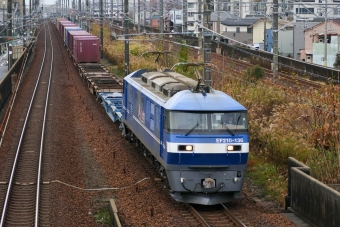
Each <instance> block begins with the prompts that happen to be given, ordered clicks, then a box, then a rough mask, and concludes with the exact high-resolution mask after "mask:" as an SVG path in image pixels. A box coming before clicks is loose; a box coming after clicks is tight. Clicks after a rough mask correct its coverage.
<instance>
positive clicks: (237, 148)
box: [225, 145, 242, 151]
mask: <svg viewBox="0 0 340 227" xmlns="http://www.w3.org/2000/svg"><path fill="white" fill-rule="evenodd" d="M241 148H242V147H241V145H227V146H226V147H225V150H226V151H240V150H241Z"/></svg>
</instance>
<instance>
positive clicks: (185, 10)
mask: <svg viewBox="0 0 340 227" xmlns="http://www.w3.org/2000/svg"><path fill="white" fill-rule="evenodd" d="M182 7H183V25H182V32H183V33H185V32H187V31H188V1H187V0H183V6H182Z"/></svg>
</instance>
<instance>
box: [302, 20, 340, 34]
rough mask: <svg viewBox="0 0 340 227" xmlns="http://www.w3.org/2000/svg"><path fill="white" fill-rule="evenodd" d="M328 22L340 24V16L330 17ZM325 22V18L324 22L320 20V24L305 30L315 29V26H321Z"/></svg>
mask: <svg viewBox="0 0 340 227" xmlns="http://www.w3.org/2000/svg"><path fill="white" fill-rule="evenodd" d="M327 23H336V24H338V25H340V18H335V19H328V20H327ZM323 24H325V19H323V21H322V22H320V23H318V24H316V25H314V26H312V27H310V28H307V29H306V30H305V32H306V31H309V30H313V29H314V28H315V27H318V26H321V25H323Z"/></svg>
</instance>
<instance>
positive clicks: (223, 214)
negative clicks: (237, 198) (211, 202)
mask: <svg viewBox="0 0 340 227" xmlns="http://www.w3.org/2000/svg"><path fill="white" fill-rule="evenodd" d="M186 206H187V207H188V209H189V210H190V211H191V212H192V213H193V214H194V216H195V217H196V218H197V219H198V220H199V221H200V223H202V225H203V226H205V227H228V226H230V227H231V226H232V227H233V226H237V227H245V226H246V225H245V224H244V223H243V222H242V221H241V220H240V219H238V218H237V217H236V216H235V215H233V214H232V213H231V212H230V211H229V210H228V208H227V207H226V206H225V205H224V204H219V205H215V206H201V205H190V204H186Z"/></svg>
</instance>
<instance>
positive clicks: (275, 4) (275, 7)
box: [272, 0, 279, 81]
mask: <svg viewBox="0 0 340 227" xmlns="http://www.w3.org/2000/svg"><path fill="white" fill-rule="evenodd" d="M278 8H279V4H278V0H274V1H273V29H272V31H273V81H275V80H276V79H277V75H278V59H279V57H278V54H279V51H278V49H279V48H278V32H279V30H278V23H279V13H278Z"/></svg>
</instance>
